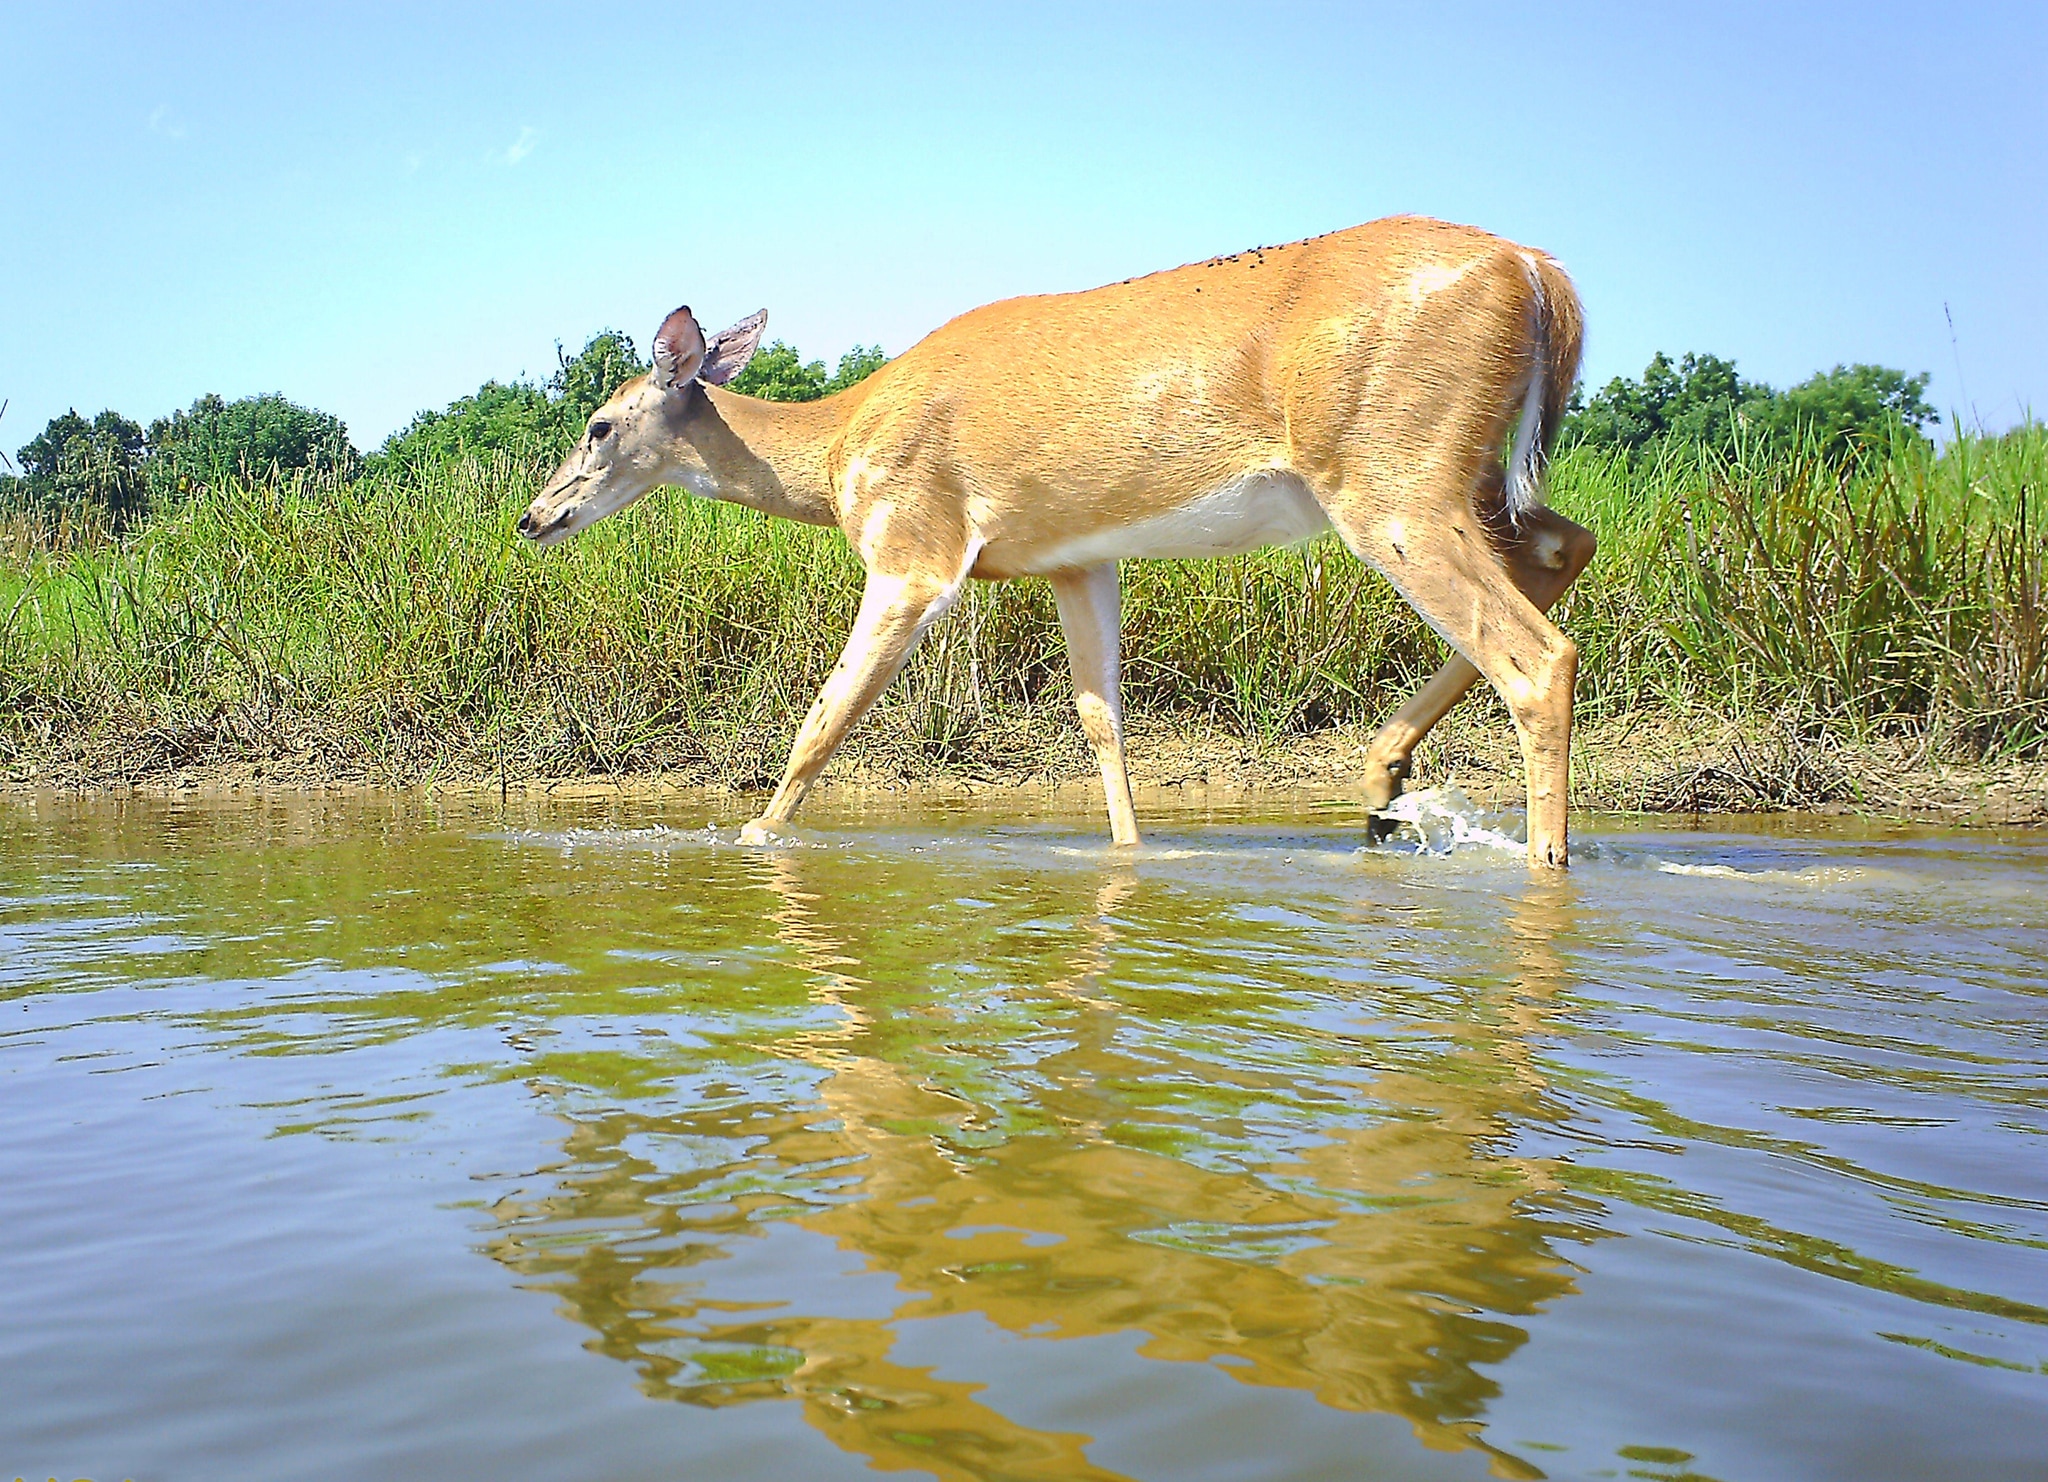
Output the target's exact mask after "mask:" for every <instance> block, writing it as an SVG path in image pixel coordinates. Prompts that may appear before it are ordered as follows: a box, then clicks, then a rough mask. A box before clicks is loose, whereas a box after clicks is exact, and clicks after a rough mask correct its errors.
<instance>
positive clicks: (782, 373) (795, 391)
mask: <svg viewBox="0 0 2048 1482" xmlns="http://www.w3.org/2000/svg"><path fill="white" fill-rule="evenodd" d="M888 363H889V357H888V356H886V355H884V354H883V353H882V347H881V346H880V345H855V346H854V347H853V348H852V349H851V350H848V351H847V352H846V353H845V354H844V355H842V356H840V357H839V368H838V369H837V370H836V371H833V372H832V373H831V374H830V375H827V374H826V372H825V362H824V361H822V360H812V361H808V362H806V361H805V360H804V359H803V357H801V356H800V355H798V354H797V353H796V347H795V346H793V345H787V344H784V343H783V342H782V341H781V340H770V341H769V342H768V343H767V344H765V345H763V346H762V347H761V348H760V349H759V350H757V351H755V352H754V358H753V359H752V360H750V361H748V362H747V368H746V369H745V370H743V371H741V372H740V373H739V374H738V375H737V376H734V377H733V379H732V389H733V390H734V391H737V392H739V393H740V394H741V395H742V396H758V397H760V398H761V399H762V400H763V401H817V400H818V399H820V398H821V397H826V396H832V395H834V394H836V393H838V392H841V391H844V390H845V389H846V388H847V387H849V386H853V385H858V384H859V383H860V382H862V381H865V380H866V379H867V378H868V377H869V376H871V375H873V374H874V373H875V372H876V371H878V370H880V369H881V368H882V367H883V366H885V365H887V364H888Z"/></svg>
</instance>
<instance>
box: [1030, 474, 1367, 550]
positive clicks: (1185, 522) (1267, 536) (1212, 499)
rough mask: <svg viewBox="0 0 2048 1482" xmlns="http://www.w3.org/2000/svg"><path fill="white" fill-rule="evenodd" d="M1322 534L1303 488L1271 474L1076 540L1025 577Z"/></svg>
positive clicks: (1324, 520)
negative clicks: (1037, 572) (1108, 563)
mask: <svg viewBox="0 0 2048 1482" xmlns="http://www.w3.org/2000/svg"><path fill="white" fill-rule="evenodd" d="M1329 528H1330V520H1329V516H1327V515H1325V514H1324V513H1323V507H1322V506H1321V505H1319V504H1317V503H1316V501H1315V497H1314V496H1313V495H1311V494H1310V493H1309V492H1308V486H1307V485H1306V484H1304V483H1302V481H1301V480H1300V479H1299V478H1297V477H1296V476H1295V475H1293V474H1291V473H1286V472H1283V471H1281V470H1279V469H1272V470H1266V471H1261V472H1259V473H1248V474H1244V475H1242V476H1241V477H1238V478H1234V479H1232V480H1231V481H1230V482H1229V483H1227V484H1223V485H1220V486H1218V487H1217V488H1214V489H1211V490H1209V491H1208V492H1207V493H1205V494H1198V495H1196V496H1195V497H1194V498H1193V499H1190V500H1189V501H1188V502H1187V503H1186V504H1183V505H1181V506H1179V507H1178V508H1175V509H1169V510H1165V511H1163V512H1161V513H1159V514H1156V515H1151V516H1148V517H1147V518H1145V519H1142V520H1139V521H1137V522H1136V523H1134V524H1130V525H1120V526H1118V527H1117V528H1115V529H1113V530H1098V531H1096V532H1095V533H1094V534H1092V535H1083V536H1078V537H1076V538H1075V539H1073V540H1068V541H1062V542H1061V543H1060V544H1059V545H1057V546H1055V547H1053V548H1052V549H1051V550H1049V551H1046V552H1045V553H1044V554H1042V555H1039V556H1037V557H1035V558H1034V559H1033V560H1032V562H1031V569H1032V570H1033V571H1059V570H1062V569H1064V568H1069V567H1080V566H1094V565H1098V564H1100V563H1101V562H1103V561H1129V560H1194V559H1199V558H1201V557H1204V556H1232V555H1236V554H1237V553H1238V552H1239V551H1252V550H1257V549H1258V548H1259V547H1260V546H1264V545H1286V544H1287V543H1289V542H1290V541H1296V540H1307V539H1308V538H1309V537H1310V536H1311V535H1320V534H1321V533H1322V532H1323V531H1325V530H1327V529H1329Z"/></svg>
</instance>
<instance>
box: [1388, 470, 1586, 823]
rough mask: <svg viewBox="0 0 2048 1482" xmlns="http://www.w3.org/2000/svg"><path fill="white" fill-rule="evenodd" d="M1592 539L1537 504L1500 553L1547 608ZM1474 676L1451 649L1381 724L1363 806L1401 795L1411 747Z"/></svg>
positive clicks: (1580, 565)
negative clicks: (1442, 660)
mask: <svg viewBox="0 0 2048 1482" xmlns="http://www.w3.org/2000/svg"><path fill="white" fill-rule="evenodd" d="M1597 545H1598V542H1597V541H1596V540H1595V539H1594V537H1593V532H1592V531H1590V530H1588V529H1586V528H1585V527H1584V526H1583V525H1578V524H1574V523H1573V522H1572V521H1570V520H1568V519H1566V518H1565V517H1564V516H1563V515H1561V514H1559V513H1557V511H1555V510H1552V509H1544V508H1538V509H1533V510H1530V511H1529V512H1528V513H1527V514H1525V515H1524V516H1523V517H1522V520H1521V523H1520V525H1519V526H1518V527H1517V528H1516V529H1515V531H1514V532H1513V533H1512V534H1510V535H1509V536H1508V538H1507V539H1506V540H1505V541H1504V542H1503V544H1502V550H1501V554H1502V556H1503V557H1505V558H1506V560H1507V564H1508V572H1509V574H1510V575H1512V576H1513V577H1514V580H1515V585H1516V586H1518V587H1520V588H1521V589H1522V593H1523V595H1524V596H1526V597H1527V598H1528V599H1529V600H1530V601H1531V602H1533V603H1535V604H1536V606H1537V607H1538V608H1540V609H1542V610H1543V611H1545V612H1548V611H1549V610H1550V608H1551V606H1552V605H1553V604H1554V603H1555V602H1556V601H1557V599H1558V598H1559V597H1562V596H1563V595H1564V593H1565V589H1566V588H1568V587H1569V586H1571V584H1572V583H1573V582H1575V581H1577V580H1578V579H1579V574H1580V573H1581V572H1583V571H1584V570H1585V569H1586V566H1587V564H1588V563H1589V562H1590V561H1592V559H1593V552H1594V549H1595V547H1596V546H1597ZM1478 682H1479V671H1478V670H1477V669H1475V668H1473V667H1472V665H1471V663H1470V662H1469V661H1467V660H1466V659H1465V658H1463V657H1462V656H1460V655H1458V654H1452V655H1451V657H1450V658H1449V659H1447V660H1446V661H1445V662H1444V666H1443V667H1442V668H1441V669H1439V670H1437V671H1436V673H1435V674H1434V675H1432V676H1431V677H1430V678H1429V680H1428V681H1427V682H1426V683H1424V685H1423V686H1422V688H1421V689H1419V690H1417V691H1416V692H1415V693H1414V694H1413V695H1411V696H1409V698H1408V700H1407V702H1406V703H1405V704H1403V705H1402V706H1401V708H1400V709H1399V710H1396V711H1395V712H1394V713H1393V715H1392V716H1390V717H1389V718H1388V720H1387V723H1386V724H1385V725H1383V726H1381V727H1380V729H1379V731H1378V733H1377V734H1375V735H1374V736H1373V738H1372V741H1371V743H1370V744H1369V745H1367V747H1366V749H1365V799H1364V801H1365V805H1366V807H1367V808H1369V809H1371V810H1372V811H1373V812H1375V813H1377V812H1379V811H1380V810H1381V809H1383V808H1385V807H1386V806H1387V805H1388V804H1389V803H1391V802H1393V801H1394V799H1395V798H1397V797H1399V796H1400V795H1401V786H1402V784H1403V782H1405V781H1406V779H1407V776H1408V765H1409V758H1411V757H1412V756H1414V754H1415V748H1416V747H1417V746H1420V745H1421V744H1422V738H1423V737H1424V736H1427V735H1428V734H1429V732H1430V730H1431V728H1432V727H1434V726H1435V725H1436V723H1437V722H1438V721H1440V720H1442V719H1443V718H1444V717H1445V716H1446V715H1448V714H1449V713H1450V710H1451V707H1452V706H1453V705H1455V704H1457V703H1458V701H1460V700H1462V699H1463V698H1464V697H1465V693H1466V691H1468V690H1470V689H1471V688H1472V686H1473V685H1475V684H1477V683H1478ZM1394 827H1395V825H1394V824H1393V823H1392V822H1391V821H1388V820H1380V819H1375V820H1374V821H1373V823H1372V824H1370V825H1369V826H1368V828H1369V831H1370V833H1371V836H1372V837H1373V838H1374V839H1379V838H1384V837H1385V836H1386V835H1387V834H1389V833H1391V832H1392V831H1393V829H1394Z"/></svg>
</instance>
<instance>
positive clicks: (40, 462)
mask: <svg viewBox="0 0 2048 1482" xmlns="http://www.w3.org/2000/svg"><path fill="white" fill-rule="evenodd" d="M555 355H556V361H557V364H556V368H555V372H554V374H553V375H551V376H549V377H548V378H547V379H546V380H544V381H541V382H538V383H535V382H533V381H529V380H513V381H497V380H491V381H486V382H485V383H484V384H483V385H482V386H480V387H478V388H477V390H476V391H475V392H474V393H473V394H471V395H469V396H464V397H461V398H459V399H457V400H456V401H454V402H452V403H450V404H449V405H448V406H447V407H445V408H443V409H441V410H439V411H425V412H421V413H420V414H419V415H417V416H416V417H414V418H413V419H412V421H411V422H409V423H408V424H406V426H404V427H403V428H401V429H399V430H398V431H397V432H395V433H393V434H392V435H391V436H390V437H389V438H387V439H385V441H384V444H383V445H382V446H381V447H380V448H378V449H377V450H376V451H375V452H373V453H370V454H367V455H365V454H363V453H361V452H359V451H357V449H356V447H355V446H354V444H353V443H351V442H350V441H349V435H348V428H347V426H346V425H345V424H344V423H343V422H342V421H341V419H340V418H338V417H335V416H333V415H332V414H330V413H327V412H322V411H317V410H315V409H313V408H311V407H304V406H300V405H298V404H297V403H296V402H293V401H290V400H288V399H286V398H285V397H284V396H282V395H278V394H269V395H263V396H249V397H243V398H241V399H239V400H236V401H227V400H224V399H223V398H222V397H220V396H217V395H213V394H211V393H209V394H208V395H205V396H201V397H200V398H199V399H198V400H197V401H195V402H193V403H192V405H191V406H190V407H189V408H187V409H186V410H184V411H179V412H173V413H172V414H171V415H170V416H168V417H160V418H158V419H156V420H155V421H153V422H151V423H150V424H149V426H148V427H147V428H144V427H143V426H142V425H141V424H139V423H137V422H134V421H131V420H130V419H129V418H127V417H124V416H122V415H121V414H120V413H118V412H113V411H104V412H101V413H100V414H99V415H98V416H96V417H93V418H91V419H90V420H88V419H87V418H85V417H83V416H81V415H79V413H78V412H77V411H75V410H71V411H66V412H64V413H63V414H62V415H61V416H57V417H53V418H51V419H50V422H49V424H48V425H47V426H46V427H44V428H43V430H42V431H41V432H40V433H38V434H37V435H36V436H35V437H34V438H32V439H30V441H29V442H28V443H27V444H26V445H24V446H23V447H22V448H21V450H20V454H19V458H18V461H17V469H18V471H17V472H14V473H0V510H4V509H8V508H12V509H17V510H21V509H26V510H30V511H37V512H42V513H45V514H51V515H55V514H70V515H73V516H74V517H76V516H83V517H85V518H87V519H90V520H93V521H95V522H98V523H103V524H104V525H106V526H107V527H109V528H110V529H112V530H114V531H116V532H118V531H121V530H123V529H126V528H128V527H129V526H131V525H133V524H134V523H136V522H137V521H138V520H139V519H140V518H141V517H142V516H143V514H144V513H145V512H146V511H147V510H148V509H150V508H151V507H152V506H157V505H162V504H164V503H167V502H174V501H176V500H177V499H178V498H180V497H181V496H183V495H184V494H187V493H189V492H190V491H192V490H193V489H195V488H199V487H204V486H206V485H208V484H211V483H214V482H217V481H219V480H220V479H222V478H226V477H244V478H246V477H256V476H264V475H271V476H275V475H280V474H294V473H309V474H322V475H326V476H328V477H330V478H333V479H335V480H336V481H339V482H346V481H348V480H352V479H355V478H358V477H362V476H364V475H366V474H368V475H376V474H396V475H400V476H403V475H405V474H407V473H409V472H413V471H416V470H418V469H421V468H425V467H432V466H438V465H443V464H446V463H448V462H450V461H453V460H458V459H461V458H465V457H473V456H478V455H491V454H508V455H510V456H513V457H516V458H522V459H526V460H529V461H531V462H533V463H535V464H545V463H551V462H554V461H555V460H557V459H559V458H561V457H562V456H563V455H564V454H565V453H566V452H567V451H568V449H569V448H570V447H571V445H573V444H574V443H575V441H576V439H577V438H578V437H579V436H581V434H582V430H583V427H584V424H585V423H586V422H587V421H588V420H589V418H590V415H591V413H592V412H594V411H596V410H597V408H598V407H600V406H602V405H603V404H604V402H605V401H606V400H607V399H608V398H609V397H610V396H611V394H612V392H613V391H615V390H617V389H618V387H619V386H620V385H621V384H622V383H623V382H625V381H627V380H629V379H631V378H632V377H634V376H636V375H640V374H642V373H643V372H644V371H646V369H647V364H646V362H645V361H643V360H642V359H641V358H640V355H639V352H638V351H637V350H636V349H635V347H634V344H633V341H632V339H631V337H629V336H627V335H625V334H622V333H621V332H619V331H618V330H613V329H607V330H602V331H600V332H598V333H597V334H595V335H592V336H591V337H590V339H589V340H588V341H586V342H585V344H584V346H583V348H582V350H580V351H578V352H577V353H576V354H575V355H573V356H572V355H569V354H566V353H565V352H563V351H562V350H561V348H560V347H559V346H558V347H557V349H556V352H555ZM887 362H888V356H886V355H884V354H883V353H882V351H881V349H880V348H879V347H878V346H865V345H856V346H854V347H853V348H852V349H851V350H849V351H848V352H847V353H846V354H845V355H843V356H841V357H840V359H839V364H838V366H837V367H836V368H835V369H833V370H831V371H830V372H828V371H827V370H826V367H825V362H824V361H822V360H812V361H805V360H804V359H803V358H802V357H801V356H800V355H799V354H798V353H797V351H796V350H795V348H794V347H792V346H790V345H788V344H785V343H784V342H783V341H781V340H774V341H771V342H770V343H769V344H767V345H766V346H764V347H763V348H762V349H761V350H760V351H759V353H757V354H756V355H755V356H754V359H753V361H752V362H751V363H750V364H749V365H748V366H747V368H746V370H744V371H743V372H741V374H740V375H739V376H738V377H737V378H736V379H735V380H734V381H733V383H732V389H733V390H735V391H739V392H742V393H744V394H746V395H749V396H759V397H764V398H767V399H769V400H771V401H815V400H817V399H819V398H820V397H824V396H829V395H832V394H833V393H834V392H837V391H842V390H845V389H846V388H847V387H849V386H852V385H855V384H857V383H858V382H860V381H862V380H864V379H866V378H867V377H868V376H870V375H872V374H874V372H875V371H877V370H879V369H880V368H881V367H882V366H883V365H885V364H887ZM1927 381H1928V377H1927V375H1926V374H1925V373H1924V372H1923V373H1921V374H1919V375H1910V376H1909V375H1907V374H1905V373H1904V372H1903V371H1897V370H1892V369H1889V368H1888V367H1885V366H1877V365H1848V366H1836V367H1835V368H1834V369H1833V370H1831V371H1824V372H1821V373H1819V374H1817V375H1814V376H1811V377H1809V378H1808V379H1806V380H1804V381H1802V382H1800V383H1799V384H1798V385H1796V386H1792V387H1789V388H1787V389H1785V390H1783V391H1779V390H1774V389H1773V388H1772V387H1770V386H1768V385H1765V384H1764V383H1762V382H1759V381H1748V380H1745V379H1743V377H1742V376H1741V375H1740V374H1738V372H1737V371H1736V368H1735V363H1734V362H1733V361H1730V360H1723V359H1721V358H1720V357H1719V356H1715V355H1701V354H1688V355H1684V356H1681V357H1680V358H1679V359H1677V360H1675V361H1674V360H1672V359H1671V358H1670V357H1669V356H1666V355H1664V354H1663V353H1661V352H1660V353H1658V354H1657V355H1656V356H1655V357H1653V358H1652V359H1651V361H1650V363H1649V365H1648V367H1646V368H1645V370H1644V371H1643V374H1642V376H1641V377H1640V378H1638V379H1633V380H1631V379H1628V378H1625V377H1620V376H1617V377H1615V378H1614V379H1613V380H1611V381H1609V382H1608V383H1607V384H1606V385H1605V386H1604V387H1602V388H1600V389H1599V390H1598V391H1596V392H1594V393H1592V394H1591V395H1590V396H1589V395H1587V394H1585V392H1584V390H1583V388H1582V389H1581V390H1579V391H1576V392H1574V394H1573V397H1572V404H1571V412H1570V415H1569V416H1568V418H1567V420H1566V423H1565V427H1564V429H1563V432H1562V437H1561V442H1562V445H1563V446H1565V447H1572V446H1583V447H1588V448H1592V449H1596V450H1601V451H1605V452H1609V453H1612V454H1616V455H1620V456H1625V457H1631V458H1633V457H1654V456H1658V455H1659V454H1661V453H1662V452H1664V451H1666V450H1669V449H1672V448H1674V447H1704V448H1709V449H1713V450H1716V451H1721V452H1726V451H1729V450H1731V449H1733V448H1734V447H1735V446H1736V445H1737V444H1738V443H1741V442H1743V441H1744V440H1749V441H1759V440H1779V439H1786V438H1793V437H1809V438H1811V439H1813V440H1814V442H1815V445H1816V446H1817V447H1819V448H1820V449H1821V450H1822V452H1823V453H1824V455H1825V456H1828V457H1830V458H1836V459H1843V458H1853V457H1854V456H1856V454H1857V452H1858V450H1859V449H1860V448H1862V447H1863V446H1865V445H1867V444H1870V443H1872V442H1874V441H1878V440H1881V439H1885V438H1889V437H1893V436H1897V435H1899V433H1900V432H1901V431H1902V430H1903V431H1904V432H1905V433H1907V434H1909V435H1913V436H1920V435H1922V429H1924V428H1926V427H1927V426H1928V425H1930V424H1931V423H1934V422H1936V421H1938V420H1939V419H1938V418H1937V417H1936V415H1935V413H1934V411H1933V409H1932V408H1931V407H1929V406H1928V405H1927V402H1926V400H1925V395H1924V393H1925V391H1926V389H1927Z"/></svg>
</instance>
